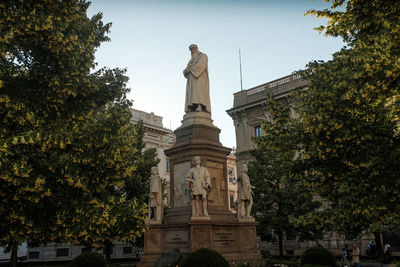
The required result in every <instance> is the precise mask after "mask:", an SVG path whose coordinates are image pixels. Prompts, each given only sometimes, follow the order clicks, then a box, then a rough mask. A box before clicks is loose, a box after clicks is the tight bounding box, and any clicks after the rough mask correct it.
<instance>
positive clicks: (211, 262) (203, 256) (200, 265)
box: [179, 248, 229, 267]
mask: <svg viewBox="0 0 400 267" xmlns="http://www.w3.org/2000/svg"><path fill="white" fill-rule="evenodd" d="M179 266H180V267H229V263H228V261H227V260H226V259H225V258H224V257H223V256H222V255H221V254H219V253H218V252H216V251H214V250H211V249H208V248H201V249H198V250H196V251H194V252H192V253H190V254H189V255H187V256H185V257H184V258H183V259H182V261H181V263H180V264H179Z"/></svg>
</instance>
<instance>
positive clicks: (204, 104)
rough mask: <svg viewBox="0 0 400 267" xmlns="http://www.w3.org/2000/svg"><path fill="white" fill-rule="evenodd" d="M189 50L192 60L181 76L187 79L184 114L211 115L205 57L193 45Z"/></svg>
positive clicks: (206, 60)
mask: <svg viewBox="0 0 400 267" xmlns="http://www.w3.org/2000/svg"><path fill="white" fill-rule="evenodd" d="M189 50H190V52H191V54H192V58H191V59H190V61H189V63H188V64H187V67H186V69H184V70H183V75H184V76H185V78H186V79H187V83H186V100H185V112H186V113H189V112H192V111H205V112H208V113H211V105H210V83H209V79H208V58H207V55H206V54H204V53H201V52H200V51H199V49H198V47H197V45H195V44H192V45H190V46H189Z"/></svg>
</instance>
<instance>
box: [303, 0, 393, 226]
mask: <svg viewBox="0 0 400 267" xmlns="http://www.w3.org/2000/svg"><path fill="white" fill-rule="evenodd" d="M326 2H329V1H326ZM341 6H343V7H342V8H341V9H340V10H335V9H331V10H322V11H317V10H311V11H309V12H308V13H309V14H312V15H316V16H318V17H325V18H327V19H328V24H327V25H326V26H321V27H320V28H319V30H320V31H322V32H324V33H325V34H326V35H328V36H340V37H342V38H343V40H344V42H345V43H346V45H347V46H346V47H344V48H343V49H341V50H340V51H339V52H337V53H335V54H334V55H333V59H332V60H331V61H328V62H321V61H314V62H310V63H309V64H308V66H307V69H306V70H305V71H302V73H301V74H302V75H303V77H304V78H305V79H307V80H308V81H309V87H308V90H307V91H303V93H302V94H301V95H300V97H299V98H298V103H299V106H300V110H301V112H300V115H301V119H302V122H303V124H304V140H303V142H302V143H303V144H304V150H303V151H304V155H303V156H302V159H303V161H302V162H301V163H302V164H303V167H304V168H305V169H303V171H304V174H305V175H304V181H305V183H304V186H306V187H309V188H311V189H312V190H313V192H314V194H316V195H320V196H322V197H323V198H325V199H327V200H328V201H329V202H330V203H331V207H330V208H329V209H326V210H324V211H320V212H318V213H314V214H312V215H310V216H307V217H305V218H304V219H305V220H307V221H308V222H311V223H317V224H320V225H323V224H325V225H329V226H331V227H332V228H333V229H335V230H339V231H348V230H350V231H352V232H356V233H360V232H361V231H365V230H368V231H382V230H392V231H398V229H399V226H400V216H399V214H400V203H399V201H398V195H399V193H400V179H399V177H400V169H399V166H400V143H399V141H400V139H399V137H400V135H399V133H400V132H399V111H400V109H399V99H400V98H399V97H400V95H399V93H400V92H399V88H400V61H399V55H400V38H399V36H400V23H399V22H400V2H399V1H396V0H388V1H381V0H372V1H362V0H350V1H344V0H334V1H331V7H332V8H337V7H341Z"/></svg>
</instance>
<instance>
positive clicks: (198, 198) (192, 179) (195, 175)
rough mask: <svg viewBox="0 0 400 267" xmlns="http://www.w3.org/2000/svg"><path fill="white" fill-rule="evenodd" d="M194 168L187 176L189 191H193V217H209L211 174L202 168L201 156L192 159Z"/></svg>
mask: <svg viewBox="0 0 400 267" xmlns="http://www.w3.org/2000/svg"><path fill="white" fill-rule="evenodd" d="M192 164H193V165H194V167H192V168H191V169H190V170H189V172H188V174H187V175H186V177H185V178H186V181H187V182H188V184H187V187H188V189H190V190H192V217H208V216H209V215H208V208H207V191H208V190H209V189H211V180H210V174H209V173H208V170H207V168H205V167H202V166H201V159H200V157H199V156H195V157H193V158H192Z"/></svg>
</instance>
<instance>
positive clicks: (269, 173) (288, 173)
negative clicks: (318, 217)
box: [249, 93, 320, 256]
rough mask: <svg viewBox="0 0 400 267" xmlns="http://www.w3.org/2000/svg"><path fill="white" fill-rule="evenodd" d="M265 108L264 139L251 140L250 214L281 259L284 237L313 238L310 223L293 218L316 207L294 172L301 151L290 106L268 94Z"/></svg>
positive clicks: (261, 137) (298, 123) (299, 130)
mask: <svg viewBox="0 0 400 267" xmlns="http://www.w3.org/2000/svg"><path fill="white" fill-rule="evenodd" d="M266 100H267V103H266V107H267V110H268V113H269V116H270V120H268V121H265V122H263V136H260V137H257V138H255V139H254V143H255V144H256V149H254V151H252V155H253V157H254V160H253V161H252V162H250V164H249V176H250V178H251V184H252V185H253V186H254V189H253V192H254V198H253V199H254V206H253V212H254V215H255V217H256V220H257V222H259V226H258V227H257V230H258V234H259V235H260V236H261V238H262V239H265V240H272V239H273V238H274V237H275V236H276V237H277V239H278V244H279V254H280V256H283V243H282V240H283V235H284V233H285V234H286V237H287V238H289V239H294V238H296V237H300V239H314V238H315V234H316V233H317V229H315V227H314V225H312V224H308V225H305V224H295V223H294V219H297V218H299V217H300V216H303V215H304V214H306V213H308V212H310V211H312V210H314V209H315V208H317V207H319V205H320V203H319V202H317V201H314V200H313V197H312V195H311V194H310V192H309V191H308V188H307V187H303V186H301V183H300V182H299V180H298V177H297V176H296V173H295V169H294V168H295V166H296V165H295V160H296V154H297V153H298V151H300V150H301V146H300V145H299V144H301V141H300V140H301V139H300V137H301V136H300V135H299V133H300V132H301V124H300V122H299V121H298V120H297V119H295V118H292V117H291V115H290V114H291V107H290V103H287V102H279V103H278V102H277V101H276V100H275V99H274V98H273V96H272V95H271V94H270V93H268V94H267V97H266Z"/></svg>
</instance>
